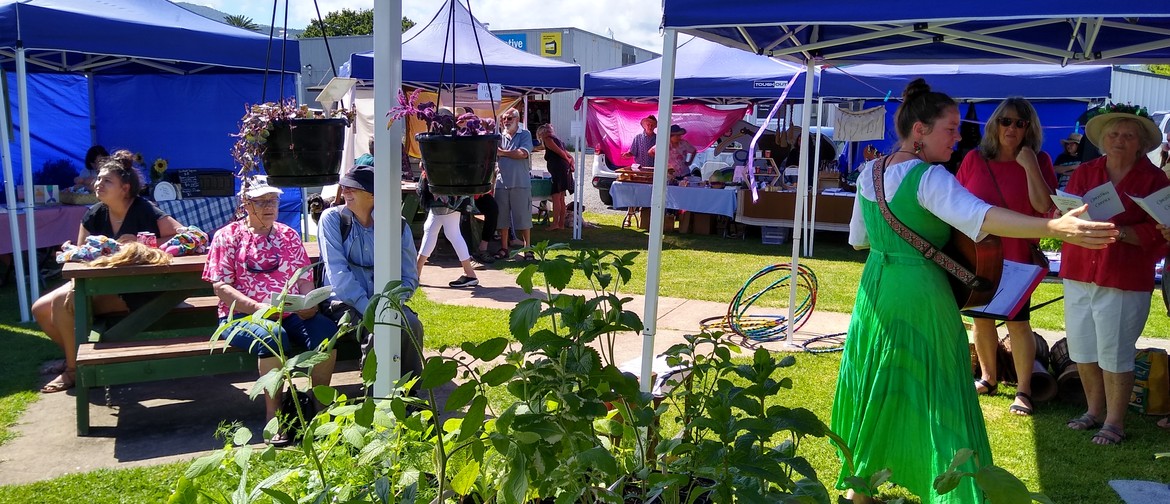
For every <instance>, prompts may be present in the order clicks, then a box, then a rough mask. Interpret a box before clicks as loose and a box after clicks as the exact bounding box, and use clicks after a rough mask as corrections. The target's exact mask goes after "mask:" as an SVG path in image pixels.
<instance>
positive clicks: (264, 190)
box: [244, 175, 284, 198]
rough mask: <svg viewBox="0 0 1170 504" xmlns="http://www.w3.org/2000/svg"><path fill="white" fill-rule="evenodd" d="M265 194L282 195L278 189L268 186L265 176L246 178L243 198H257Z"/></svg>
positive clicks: (282, 192)
mask: <svg viewBox="0 0 1170 504" xmlns="http://www.w3.org/2000/svg"><path fill="white" fill-rule="evenodd" d="M265 194H284V191H282V190H281V189H280V188H279V187H273V186H270V185H268V176H267V175H253V176H251V177H249V178H248V190H247V191H246V192H244V196H247V197H248V198H259V197H261V196H264V195H265Z"/></svg>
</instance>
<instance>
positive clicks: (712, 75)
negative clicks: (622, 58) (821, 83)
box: [585, 37, 815, 103]
mask: <svg viewBox="0 0 1170 504" xmlns="http://www.w3.org/2000/svg"><path fill="white" fill-rule="evenodd" d="M678 56H679V58H678V59H679V65H678V67H677V68H676V69H675V76H674V96H675V97H677V98H695V99H700V100H708V101H717V102H720V103H728V102H735V101H743V100H752V99H760V98H773V99H775V98H777V97H779V96H780V95H781V94H782V93H783V92H784V87H785V85H787V84H788V80H789V79H790V78H792V76H793V75H795V74H797V73H801V72H803V71H804V68H802V67H800V66H797V65H793V64H791V63H786V62H781V61H777V60H774V59H772V58H768V57H766V56H760V55H758V54H753V53H749V52H747V51H742V50H739V49H734V48H730V47H727V46H724V45H720V44H716V43H714V42H711V41H709V40H705V39H701V38H697V37H696V38H693V39H691V40H688V41H686V42H683V43H682V44H679V46H678ZM661 79H662V58H654V59H651V60H648V61H644V62H642V63H638V64H636V65H629V66H624V67H618V68H612V69H609V70H602V71H600V72H589V73H586V74H585V96H588V97H591V98H657V97H658V85H659V81H660V80H661ZM814 79H815V78H814ZM793 85H794V86H803V85H804V76H800V77H797V79H796V82H794V83H793Z"/></svg>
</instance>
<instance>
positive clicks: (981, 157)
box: [976, 154, 1008, 208]
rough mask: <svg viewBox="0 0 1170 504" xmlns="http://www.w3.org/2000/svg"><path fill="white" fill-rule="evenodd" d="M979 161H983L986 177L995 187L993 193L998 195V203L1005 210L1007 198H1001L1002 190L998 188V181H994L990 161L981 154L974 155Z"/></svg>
mask: <svg viewBox="0 0 1170 504" xmlns="http://www.w3.org/2000/svg"><path fill="white" fill-rule="evenodd" d="M976 155H977V156H979V159H982V160H983V167H984V168H987V176H988V177H991V185H993V186H995V192H997V193H999V201H1000V202H1001V203H1003V208H1007V207H1008V204H1007V198H1005V197H1004V196H1003V189H1000V188H999V181H998V180H996V179H995V172H993V171H991V161H988V160H987V158H985V157H983V154H976Z"/></svg>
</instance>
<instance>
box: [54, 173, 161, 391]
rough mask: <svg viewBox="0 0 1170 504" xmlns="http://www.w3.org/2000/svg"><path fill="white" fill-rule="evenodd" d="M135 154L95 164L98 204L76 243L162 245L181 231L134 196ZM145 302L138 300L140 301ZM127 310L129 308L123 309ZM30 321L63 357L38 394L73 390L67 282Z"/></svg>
mask: <svg viewBox="0 0 1170 504" xmlns="http://www.w3.org/2000/svg"><path fill="white" fill-rule="evenodd" d="M133 160H134V154H132V153H130V151H126V150H120V151H117V152H115V153H114V155H113V156H110V157H107V158H102V159H100V160H99V161H98V166H99V168H98V175H97V179H96V180H95V181H94V183H93V189H94V193H95V194H96V195H97V198H98V203H96V204H94V205H93V206H92V207H90V208H89V211H87V212H85V215H84V216H82V218H81V229H79V230H78V231H77V243H85V239H86V238H88V237H89V236H90V235H103V236H108V237H111V238H117V240H118V241H120V242H132V241H135V240H136V239H137V235H138V233H139V232H150V233H154V234H155V235H156V236H157V237H158V242H159V243H165V242H166V241H167V240H170V239H171V237H172V236H174V235H175V234H177V233H178V232H179V230H180V229H181V228H182V225H181V224H179V222H178V221H176V220H175V219H174V218H173V217H171V216H169V215H167V214H166V213H165V212H163V211H162V210H160V209H159V208H158V207H157V206H155V205H154V203H151V202H150V201H149V200H147V199H145V198H143V197H141V196H138V193H140V192H141V191H142V175H141V174H140V173H138V170H135V169H134V162H133ZM144 297H145V298H147V299H143V298H144ZM149 297H150V295H145V296H144V295H143V294H135V295H129V294H128V295H125V296H113V295H109V296H95V297H94V298H93V313H94V314H96V315H103V314H107V313H116V312H125V311H129V310H130V309H131V308H137V307H138V306H140V305H142V304H144V303H145V301H147V300H149ZM128 305H129V306H128ZM32 314H33V318H35V319H36V321H37V323H38V324H40V326H41V330H42V331H45V335H46V336H48V337H49V339H51V340H53V342H54V343H56V344H57V345H59V346H60V347H61V349H62V350H64V352H65V363H64V365H62V366H60V367H57V366H51V367H50V368H51V370H52V372H56V373H60V374H59V375H58V376H57V377H56V378H53V380H52V381H50V382H49V383H47V384H45V386H44V387H42V388H41V392H43V393H46V394H47V393H52V392H61V391H63V390H68V389H71V388H73V384H74V382H75V381H76V374H77V343H76V341H74V334H73V332H74V328H73V282H68V283H66V284H65V285H62V286H60V287H58V288H56V289H54V290H52V291H51V292H49V293H47V294H45V295H43V296H41V297H40V299H37V300H36V302H34V303H33V305H32Z"/></svg>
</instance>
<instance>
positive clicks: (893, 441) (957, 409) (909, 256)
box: [831, 164, 991, 503]
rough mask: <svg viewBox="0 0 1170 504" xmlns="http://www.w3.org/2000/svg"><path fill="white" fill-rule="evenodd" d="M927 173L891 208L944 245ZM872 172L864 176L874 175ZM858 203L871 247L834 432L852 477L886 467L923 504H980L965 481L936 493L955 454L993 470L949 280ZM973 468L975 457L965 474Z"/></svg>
mask: <svg viewBox="0 0 1170 504" xmlns="http://www.w3.org/2000/svg"><path fill="white" fill-rule="evenodd" d="M926 169H927V165H925V164H920V165H919V166H917V167H914V168H911V169H910V170H909V171H908V172H907V174H906V176H905V178H904V179H903V180H902V182H901V183H900V184H899V185H898V187H897V188H896V192H894V196H893V199H892V200H891V201H890V209H891V211H892V212H893V213H894V215H895V216H897V217H898V218H899V219H900V220H901V221H902V222H903V223H905V224H906V225H907V226H908V227H910V228H911V229H913V230H915V231H916V232H917V233H918V234H920V235H922V236H923V237H925V238H926V239H928V240H930V241H931V242H932V243H934V244H936V245H940V246H941V245H942V244H943V243H944V242H945V241H946V240H947V239H948V237H949V235H950V233H951V228H950V226H949V225H948V224H947V223H946V222H943V221H942V220H941V219H939V218H938V217H936V216H935V215H934V214H932V213H931V212H929V211H927V210H926V209H925V208H923V206H922V205H921V204H919V201H918V198H917V191H918V189H919V184H920V183H922V177H923V174H924V173H925V172H926ZM869 173H870V172H869V171H868V170H867V171H866V172H864V173H863V175H862V176H863V177H872V175H870V174H869ZM887 180H888V176H887ZM887 190H889V184H888V183H887ZM858 204H859V205H860V211H861V217H863V219H864V222H865V229H866V230H867V231H868V234H869V243H870V247H871V249H870V252H869V257H868V259H866V263H865V269H864V270H863V271H862V274H861V281H860V286H859V288H858V292H857V301H856V304H855V306H854V309H853V317H852V320H851V321H850V324H849V335H848V338H847V339H846V343H845V352H844V355H843V357H842V360H841V369H840V373H839V376H838V379H837V392H836V395H835V397H834V402H833V413H832V415H833V416H832V421H831V427H832V429H833V431H834V432H836V433H837V434H839V435H840V436H841V437H842V438H844V439H845V441H846V444H847V446H848V447H849V448H850V449H851V450H852V452H853V463H854V466H855V470H854V474H857V475H859V476H861V477H863V478H866V479H868V478H869V476H870V475H872V474H873V473H875V472H877V471H880V470H882V469H890V470H891V471H892V476H891V478H890V481H892V482H893V483H895V484H897V485H900V486H902V487H905V488H906V489H908V490H910V491H911V492H913V493H914V494H916V495H918V496H919V497H921V498H922V502H924V503H925V502H934V503H977V502H981V501H982V496H981V493H980V491H979V490H978V489H977V488H976V486H975V484H974V481H973V480H972V479H971V478H965V479H963V482H962V483H961V484H960V485H959V487H958V488H956V489H955V490H953V491H952V492H950V493H948V494H946V495H944V496H939V495H937V494H936V493H935V491H934V488H933V482H934V479H935V477H936V476H938V475H939V474H940V473H942V472H944V471H946V470H947V468H948V466H949V464H950V462H951V459H952V458H953V457H954V455H955V453H956V452H957V451H958V450H959V449H962V448H969V449H971V450H974V451H975V453H976V456H977V457H978V462H979V464H981V465H986V464H990V463H991V448H990V445H989V443H988V440H987V432H986V428H985V427H984V424H983V413H982V412H981V411H980V409H979V403H978V400H977V398H976V395H975V389H974V387H972V386H971V361H970V354H969V351H968V346H967V337H966V332H965V330H964V329H963V324H962V321H961V319H960V317H959V311H958V309H957V308H956V306H955V301H954V298H953V296H952V295H951V290H950V287H949V286H948V283H947V278H946V273H945V272H944V271H943V270H942V268H940V267H939V266H937V265H936V264H934V263H933V262H931V261H930V260H927V259H925V258H923V257H922V254H921V253H919V252H918V251H917V250H915V249H914V248H913V247H911V246H910V244H908V243H906V241H905V240H903V239H902V238H901V237H899V236H898V235H897V234H896V233H895V232H894V231H893V230H892V229H891V228H890V226H889V225H888V224H887V223H886V221H885V219H884V218H883V217H882V214H881V210H880V209H879V208H878V205H877V203H875V202H874V201H871V200H869V199H868V198H862V197H861V196H860V195H859V196H858ZM977 467H978V466H977V465H976V463H975V459H974V458H972V459H971V460H970V461H968V463H967V465H966V466H964V467H963V469H964V470H967V471H974V470H975V469H976V468H977ZM848 471H849V468H848V465H846V464H843V466H842V470H841V475H840V479H839V480H838V482H837V487H838V488H840V489H844V488H845V485H844V480H845V478H846V477H848V476H850V473H849V472H848Z"/></svg>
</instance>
